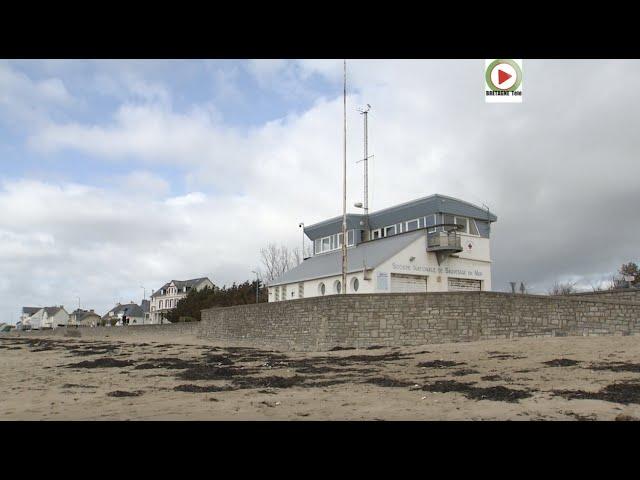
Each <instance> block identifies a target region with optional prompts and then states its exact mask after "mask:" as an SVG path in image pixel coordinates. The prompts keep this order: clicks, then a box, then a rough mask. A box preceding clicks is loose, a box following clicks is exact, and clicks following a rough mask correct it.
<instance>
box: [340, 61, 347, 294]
mask: <svg viewBox="0 0 640 480" xmlns="http://www.w3.org/2000/svg"><path fill="white" fill-rule="evenodd" d="M343 65H344V79H343V80H344V83H343V95H342V101H343V110H342V112H343V113H342V126H343V133H344V137H343V140H344V144H343V147H344V151H343V155H344V156H343V165H342V168H343V170H342V285H341V286H342V289H341V292H338V293H343V294H344V293H347V60H346V59H345V60H344V64H343Z"/></svg>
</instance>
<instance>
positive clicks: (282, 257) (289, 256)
mask: <svg viewBox="0 0 640 480" xmlns="http://www.w3.org/2000/svg"><path fill="white" fill-rule="evenodd" d="M302 260H303V258H302V253H301V252H300V249H299V248H297V247H296V248H294V249H289V247H287V246H286V245H280V246H278V245H276V244H275V243H269V244H268V245H267V246H266V247H265V248H261V249H260V261H261V263H262V268H261V269H260V270H261V271H262V270H263V269H264V271H263V272H262V276H263V278H264V279H265V280H266V281H267V282H271V281H273V280H275V279H276V278H278V277H280V276H281V275H282V274H283V273H285V272H286V271H288V270H291V269H292V268H294V267H297V266H298V265H300V264H301V263H302Z"/></svg>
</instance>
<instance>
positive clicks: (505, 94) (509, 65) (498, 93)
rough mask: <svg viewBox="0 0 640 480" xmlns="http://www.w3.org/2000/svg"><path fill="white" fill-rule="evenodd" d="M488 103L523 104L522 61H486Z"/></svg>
mask: <svg viewBox="0 0 640 480" xmlns="http://www.w3.org/2000/svg"><path fill="white" fill-rule="evenodd" d="M484 65H485V66H484V79H485V99H486V102H487V103H522V59H509V58H494V59H490V58H487V59H485V64H484Z"/></svg>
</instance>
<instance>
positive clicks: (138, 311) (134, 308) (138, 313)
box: [101, 300, 149, 326]
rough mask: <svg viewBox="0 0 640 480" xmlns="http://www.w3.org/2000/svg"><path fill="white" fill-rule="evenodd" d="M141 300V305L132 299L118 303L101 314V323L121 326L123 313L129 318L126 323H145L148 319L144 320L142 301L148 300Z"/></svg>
mask: <svg viewBox="0 0 640 480" xmlns="http://www.w3.org/2000/svg"><path fill="white" fill-rule="evenodd" d="M142 302H143V303H142V305H138V304H137V303H135V302H134V301H133V300H132V301H130V302H129V303H118V304H117V305H116V306H115V307H113V308H112V309H111V310H109V311H108V312H107V313H105V314H104V315H103V316H102V322H101V323H102V324H103V325H112V324H113V325H114V326H122V317H123V316H125V315H126V316H127V318H128V319H129V323H128V325H144V324H145V323H149V322H148V320H147V321H146V322H145V311H144V306H145V304H144V302H148V300H143V301H142Z"/></svg>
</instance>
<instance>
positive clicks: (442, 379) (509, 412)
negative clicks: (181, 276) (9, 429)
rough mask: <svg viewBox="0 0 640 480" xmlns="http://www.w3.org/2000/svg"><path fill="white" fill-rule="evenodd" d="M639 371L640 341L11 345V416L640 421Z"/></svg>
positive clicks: (5, 413) (7, 374)
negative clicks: (329, 347) (327, 348)
mask: <svg viewBox="0 0 640 480" xmlns="http://www.w3.org/2000/svg"><path fill="white" fill-rule="evenodd" d="M132 328H133V327H132ZM154 340H156V341H154ZM559 360H560V361H559ZM545 362H550V363H545ZM638 362H640V337H564V338H529V339H515V340H495V341H481V342H474V343H450V344H439V345H424V346H419V347H402V348H374V349H367V350H341V351H332V352H318V353H291V352H286V353H284V352H275V351H264V350H255V349H247V348H234V347H229V346H216V345H213V344H210V343H207V342H204V341H197V340H195V339H192V338H188V337H184V338H176V339H173V340H172V341H171V343H167V342H166V339H158V338H156V339H154V338H153V337H150V338H149V340H148V341H145V342H142V341H141V340H139V339H137V340H136V342H133V341H116V340H109V339H106V340H83V339H74V338H51V339H47V338H42V337H39V338H36V337H33V338H30V337H28V336H24V337H21V338H16V337H1V336H0V419H2V420H110V419H118V420H123V419H131V420H614V419H616V418H618V419H621V418H625V417H626V418H629V417H637V418H640V363H638ZM74 364H75V365H74Z"/></svg>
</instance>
